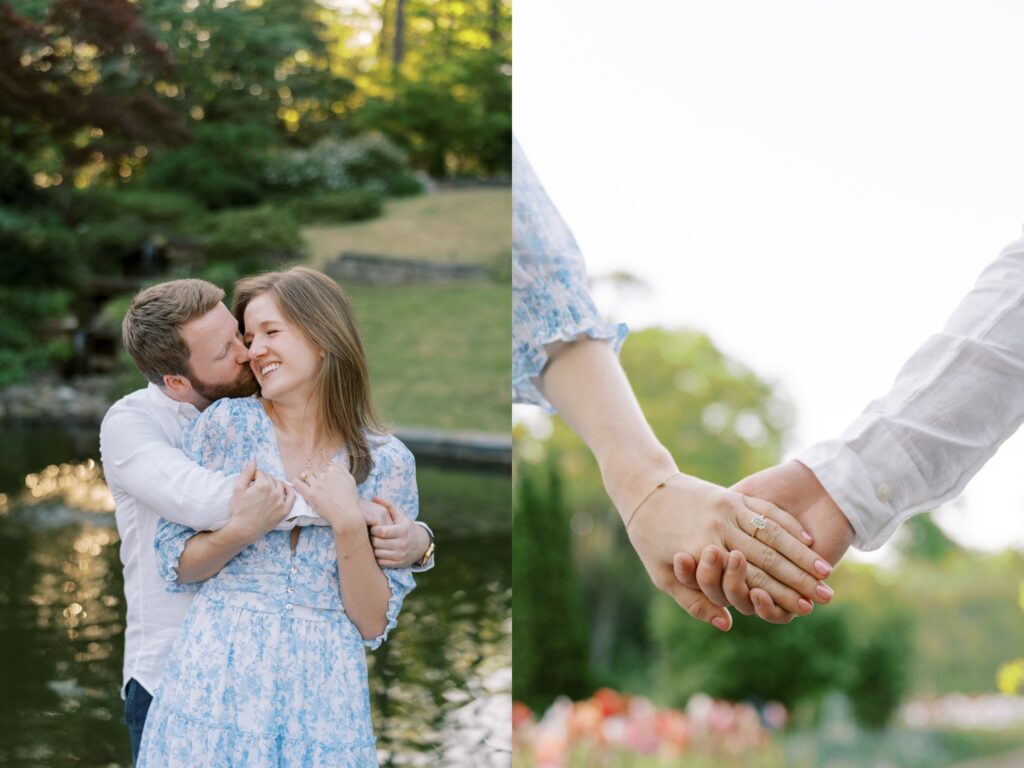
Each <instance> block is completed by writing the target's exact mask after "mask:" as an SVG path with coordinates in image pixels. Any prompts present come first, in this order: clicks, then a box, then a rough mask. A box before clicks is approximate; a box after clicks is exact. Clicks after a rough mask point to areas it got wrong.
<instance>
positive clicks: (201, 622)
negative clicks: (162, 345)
mask: <svg viewBox="0 0 1024 768" xmlns="http://www.w3.org/2000/svg"><path fill="white" fill-rule="evenodd" d="M370 440H371V454H372V457H373V469H372V470H371V472H370V475H369V477H367V479H366V480H365V481H364V482H363V483H362V484H360V485H359V495H360V496H361V497H363V498H368V499H369V498H373V497H374V496H379V497H382V498H385V499H388V500H389V501H390V502H391V503H392V504H394V505H395V507H396V508H397V509H400V510H401V511H402V512H404V513H405V514H407V515H409V516H410V517H416V514H417V507H418V498H417V490H416V468H415V464H414V461H413V457H412V454H411V453H410V452H409V450H408V449H407V448H406V447H405V446H404V445H403V444H402V443H401V442H399V441H398V440H396V439H395V438H394V437H390V436H372V437H371V438H370ZM183 447H184V449H185V452H186V453H187V454H188V455H189V457H191V458H192V459H193V460H195V461H197V462H199V463H200V464H202V465H203V466H204V467H207V468H210V469H218V470H221V471H222V472H224V473H226V474H236V473H238V472H240V471H241V469H242V468H243V467H244V465H245V464H246V462H248V461H249V460H250V459H255V461H256V465H257V468H258V469H260V470H262V471H263V472H266V473H267V474H269V475H272V476H274V477H276V478H278V479H281V480H283V479H285V471H284V465H283V463H282V460H281V454H280V452H279V450H278V447H277V440H276V437H275V433H274V426H273V424H272V423H271V421H270V419H269V418H268V417H267V415H266V412H265V411H264V410H263V407H262V406H261V405H260V403H259V402H258V401H257V400H255V399H251V398H247V399H234V400H221V401H219V402H217V403H214V404H213V405H211V406H210V407H209V408H207V409H206V411H204V412H203V414H202V415H201V416H199V417H198V418H197V419H196V420H195V421H194V422H193V423H192V424H191V425H190V426H189V428H188V430H187V431H186V433H185V437H184V444H183ZM194 533H195V531H193V530H192V529H190V528H185V527H183V526H180V525H176V524H173V523H169V522H167V521H166V520H161V522H160V527H159V528H158V531H157V537H156V547H157V560H158V565H159V567H160V571H161V575H162V576H163V577H164V579H165V580H166V581H167V588H168V590H169V591H179V590H189V589H198V594H197V595H196V598H195V601H194V602H193V604H192V607H191V608H190V610H189V613H188V616H187V618H186V620H185V626H184V629H183V631H182V635H181V638H180V641H179V645H178V646H177V647H176V648H175V650H174V652H173V653H172V654H171V657H170V659H169V660H168V663H167V667H166V671H165V673H164V676H163V679H162V680H161V682H160V684H159V686H158V687H157V691H156V695H155V698H154V700H153V705H152V708H151V709H150V711H149V716H148V718H147V720H146V727H145V731H144V732H143V738H142V747H141V754H140V757H139V763H138V765H139V766H140V768H141V767H145V768H158V767H163V766H178V767H182V768H184V767H186V766H187V768H200V767H202V766H209V768H214V767H218V768H219V767H221V766H236V767H237V768H243V767H244V768H250V767H251V768H258V767H260V766H275V767H277V766H282V767H289V768H292V767H294V768H300V766H301V767H302V768H307V767H308V766H331V768H339V767H345V768H348V767H350V766H351V767H353V768H354V767H356V766H359V767H360V768H362V767H363V766H375V765H377V750H376V746H375V740H374V736H373V724H372V722H371V720H370V699H369V688H368V686H367V673H366V655H365V651H364V643H365V645H366V646H368V647H370V648H376V647H377V646H379V645H380V644H381V642H383V640H384V639H385V638H386V636H387V633H388V632H389V631H390V630H391V629H392V628H393V627H394V626H395V624H396V623H397V617H398V611H399V609H400V608H401V605H402V600H403V598H404V597H405V595H406V594H408V593H409V591H410V590H412V589H413V587H414V586H415V584H414V582H413V578H412V574H411V572H410V571H409V569H406V568H402V569H386V570H385V571H384V572H385V574H386V575H387V579H388V584H389V585H390V587H391V598H390V600H389V602H388V608H387V619H388V622H387V627H386V629H385V630H384V634H383V635H381V636H380V637H377V638H375V639H373V640H370V641H364V640H363V639H362V638H361V636H360V634H359V630H358V629H357V628H356V626H355V625H354V624H353V623H352V621H351V620H350V619H349V618H348V616H347V615H346V614H345V609H344V606H343V605H342V602H341V596H340V593H339V591H338V563H337V557H336V552H335V547H334V534H333V532H332V530H331V528H330V527H329V526H320V525H317V526H307V527H304V528H303V529H302V533H301V535H300V536H299V538H298V542H297V546H296V550H295V552H294V553H293V552H292V549H291V541H290V536H291V532H290V531H271V532H270V533H268V534H267V535H266V536H264V537H263V538H262V539H260V540H259V541H257V542H256V543H254V544H252V545H250V546H248V547H247V548H246V549H244V550H243V551H242V552H241V553H239V554H238V556H236V557H235V558H234V559H233V560H231V562H229V563H228V564H227V565H225V566H224V568H223V569H221V571H220V573H218V574H217V575H216V576H214V577H212V578H211V579H209V580H207V581H205V582H203V583H202V584H200V585H195V584H187V585H179V584H176V583H175V581H176V579H177V571H176V569H177V565H178V558H179V557H180V556H181V552H182V550H183V549H184V547H185V542H186V541H187V540H188V539H189V538H190V537H191V536H192V535H193V534H194Z"/></svg>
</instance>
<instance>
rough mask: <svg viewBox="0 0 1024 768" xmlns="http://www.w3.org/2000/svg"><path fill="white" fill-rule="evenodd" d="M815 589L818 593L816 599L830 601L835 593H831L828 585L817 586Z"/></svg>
mask: <svg viewBox="0 0 1024 768" xmlns="http://www.w3.org/2000/svg"><path fill="white" fill-rule="evenodd" d="M815 589H816V590H817V592H818V597H820V598H821V599H822V600H831V599H832V595H834V594H835V592H833V591H832V587H830V586H829V585H828V584H819V585H818V586H817V587H815Z"/></svg>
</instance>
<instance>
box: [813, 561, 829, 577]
mask: <svg viewBox="0 0 1024 768" xmlns="http://www.w3.org/2000/svg"><path fill="white" fill-rule="evenodd" d="M814 570H816V571H817V572H818V573H820V574H821V575H822V576H828V575H829V574H830V573H832V566H831V565H829V564H828V563H826V562H825V561H824V560H815V561H814Z"/></svg>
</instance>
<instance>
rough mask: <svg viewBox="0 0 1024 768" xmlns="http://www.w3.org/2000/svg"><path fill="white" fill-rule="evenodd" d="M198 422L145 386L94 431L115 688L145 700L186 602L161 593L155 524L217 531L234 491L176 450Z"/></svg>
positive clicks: (190, 410)
mask: <svg viewBox="0 0 1024 768" xmlns="http://www.w3.org/2000/svg"><path fill="white" fill-rule="evenodd" d="M198 415H199V411H198V410H197V409H196V408H195V406H193V405H190V404H188V403H179V402H177V401H175V400H172V399H171V398H169V397H168V396H167V395H165V394H164V393H163V392H162V391H161V389H160V388H159V387H157V386H156V385H155V384H150V385H149V386H148V387H147V388H146V389H140V390H138V391H136V392H132V393H131V394H130V395H127V396H125V397H123V398H121V399H120V400H118V401H117V402H116V403H114V405H112V406H111V407H110V410H109V411H107V415H106V416H105V417H104V418H103V424H102V426H101V427H100V455H101V457H102V461H103V474H104V476H105V477H106V480H107V485H108V486H109V487H110V491H111V493H112V494H113V496H114V505H115V508H116V512H115V517H116V519H117V531H118V534H119V535H120V537H121V562H122V564H123V566H124V592H125V602H126V603H127V616H126V626H125V633H124V645H125V648H124V670H123V672H124V679H123V683H124V684H127V682H128V680H129V679H131V678H133V677H134V678H135V679H136V680H138V681H139V682H140V683H141V684H142V686H143V687H144V688H145V689H146V690H148V691H150V692H151V693H152V692H153V691H154V690H155V688H156V684H157V683H158V682H159V681H160V676H161V675H162V674H163V669H164V664H165V663H166V661H167V656H168V654H169V653H170V652H171V647H172V645H173V643H174V641H175V640H176V638H177V637H178V634H179V633H180V631H181V626H182V623H183V622H184V620H185V612H186V611H187V610H188V607H189V605H190V604H191V602H192V598H193V593H191V592H188V593H181V592H176V593H171V592H167V591H166V590H165V589H164V586H165V585H164V581H163V579H161V578H160V575H159V573H158V572H157V567H156V551H155V549H154V548H153V538H154V536H155V535H156V526H157V522H158V520H159V518H161V517H165V518H167V519H168V520H171V521H173V522H175V523H181V524H182V525H187V526H188V527H190V528H195V529H196V530H217V529H219V528H222V527H224V524H225V523H227V521H228V517H229V512H228V506H229V504H230V502H231V495H232V492H233V490H234V479H233V478H229V477H227V476H225V475H224V474H222V473H220V472H213V471H210V470H208V469H204V468H203V467H201V466H199V465H198V464H196V463H195V462H193V461H191V460H190V459H189V458H188V457H186V456H185V454H184V453H183V452H182V450H181V438H182V434H183V433H184V431H185V427H186V426H187V425H188V423H189V422H190V421H191V420H192V419H193V418H195V417H196V416H198ZM295 504H296V506H295V507H293V508H292V513H293V515H310V516H311V515H312V511H311V510H310V509H309V507H308V505H307V504H306V502H305V501H304V500H303V499H302V498H301V497H296V500H295ZM293 525H294V522H285V523H282V524H281V525H280V526H279V527H282V528H291V527H292V526H293ZM122 692H123V687H122Z"/></svg>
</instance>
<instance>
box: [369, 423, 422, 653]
mask: <svg viewBox="0 0 1024 768" xmlns="http://www.w3.org/2000/svg"><path fill="white" fill-rule="evenodd" d="M373 475H374V476H375V477H376V480H377V481H376V483H374V485H373V487H374V488H375V492H374V496H379V497H380V498H382V499H387V500H388V501H390V502H391V504H392V505H394V507H395V509H397V510H399V511H400V512H403V513H405V514H406V515H408V516H409V517H411V518H412V519H413V520H415V519H416V517H417V515H419V509H420V498H419V490H418V489H417V488H416V459H414V458H413V455H412V453H411V452H410V451H409V449H408V448H406V447H405V445H404V444H403V443H402V442H401V441H400V440H398V439H396V438H394V437H389V438H387V442H386V443H385V444H384V445H383V446H382V447H381V448H380V449H379V450H378V451H377V452H376V455H375V456H374V466H373ZM382 570H383V571H384V575H385V576H386V577H387V580H388V586H389V587H390V588H391V597H390V598H388V610H387V619H388V623H387V626H385V627H384V631H383V632H382V633H381V634H380V635H378V636H377V637H375V638H373V639H372V640H364V641H363V643H364V644H365V645H366V647H367V648H369V649H370V650H373V649H374V648H379V647H380V645H381V643H383V642H384V641H385V640H387V637H388V634H389V633H390V632H391V630H392V629H394V628H395V627H396V626H397V625H398V612H399V611H401V610H402V602H403V601H404V600H405V596H406V595H407V594H409V593H410V592H411V591H412V590H413V589H414V588H415V587H416V581H415V580H414V579H413V575H412V569H411V568H383V569H382Z"/></svg>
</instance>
